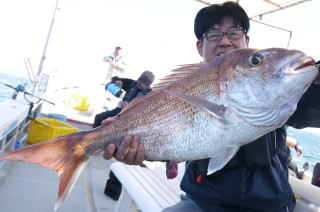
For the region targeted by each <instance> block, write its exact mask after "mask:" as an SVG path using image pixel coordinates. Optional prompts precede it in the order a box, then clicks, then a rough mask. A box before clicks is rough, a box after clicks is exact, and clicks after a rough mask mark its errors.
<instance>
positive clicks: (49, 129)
mask: <svg viewBox="0 0 320 212" xmlns="http://www.w3.org/2000/svg"><path fill="white" fill-rule="evenodd" d="M77 131H78V128H76V127H73V126H71V125H69V124H66V123H64V122H61V121H59V120H56V119H50V118H36V119H35V120H33V121H31V126H30V129H29V133H28V139H27V140H28V143H30V144H35V143H39V142H41V141H45V140H48V139H51V138H55V137H58V136H61V135H64V134H68V133H72V132H77Z"/></svg>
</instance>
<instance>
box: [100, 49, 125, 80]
mask: <svg viewBox="0 0 320 212" xmlns="http://www.w3.org/2000/svg"><path fill="white" fill-rule="evenodd" d="M121 53H122V48H121V47H120V46H117V47H116V48H115V50H114V52H113V53H112V54H111V55H109V56H106V57H104V58H103V61H104V62H108V63H109V67H108V72H107V76H106V79H105V80H106V82H109V81H110V80H111V77H113V76H114V75H117V76H119V75H120V74H123V73H124V71H125V69H126V63H125V62H124V59H123V57H122V54H121Z"/></svg>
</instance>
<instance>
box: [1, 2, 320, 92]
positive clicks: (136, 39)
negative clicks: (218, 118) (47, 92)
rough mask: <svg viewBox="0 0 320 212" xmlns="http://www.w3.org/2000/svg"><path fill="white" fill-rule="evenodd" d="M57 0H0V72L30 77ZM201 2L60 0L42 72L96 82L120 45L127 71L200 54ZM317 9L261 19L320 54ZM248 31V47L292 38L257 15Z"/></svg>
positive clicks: (158, 67) (293, 45)
mask: <svg viewBox="0 0 320 212" xmlns="http://www.w3.org/2000/svg"><path fill="white" fill-rule="evenodd" d="M250 1H252V2H254V1H255V0H250ZM55 3H56V0H28V1H25V0H2V1H0V26H1V31H2V33H1V34H0V58H1V59H0V72H7V73H11V74H19V75H24V76H27V70H26V67H25V63H24V60H25V59H29V61H30V63H31V66H32V69H33V72H34V73H35V74H36V73H37V72H38V67H39V63H40V59H41V56H42V53H43V49H44V45H45V42H46V39H47V36H48V31H49V26H50V23H51V18H52V15H53V11H54V7H55ZM204 6H205V5H204V4H202V3H199V2H197V1H195V0H59V10H58V11H57V12H56V15H55V22H54V25H53V30H52V32H51V36H50V40H49V43H48V48H47V51H46V60H45V62H44V66H43V69H42V71H43V72H45V73H50V74H54V75H55V81H56V82H58V83H59V86H64V85H70V84H73V85H82V86H91V85H92V84H99V83H101V81H102V80H101V79H103V78H104V77H105V74H106V70H107V64H106V63H104V62H103V60H102V58H103V57H104V56H106V55H109V54H111V53H112V52H113V50H114V47H115V46H121V47H122V48H123V53H124V57H125V59H126V62H127V64H128V71H127V76H128V77H131V78H137V76H139V75H140V73H142V72H143V71H145V70H151V71H153V72H154V73H155V75H156V78H157V79H159V78H161V77H163V76H165V75H167V74H169V73H170V70H172V69H174V68H176V67H177V66H178V65H181V64H190V63H197V62H200V61H201V57H200V56H199V55H198V53H197V50H196V38H195V36H194V33H193V21H194V17H195V15H196V13H197V12H198V11H199V10H200V9H201V8H203V7H204ZM253 6H254V3H253ZM319 10H320V0H313V1H310V2H306V3H303V4H301V5H299V6H294V7H292V8H288V9H286V10H283V11H280V12H276V13H274V14H270V15H266V16H263V18H262V21H263V22H266V23H268V24H271V25H275V26H278V27H281V28H285V29H288V30H292V31H293V34H292V38H291V42H290V46H289V49H299V50H301V51H304V52H305V53H307V54H308V55H310V56H313V57H314V58H315V59H316V60H319V59H320V50H319V46H320V44H319V39H320V27H319V20H320V13H319ZM249 36H250V47H252V48H269V47H282V48H286V47H287V44H288V39H289V33H288V32H285V31H281V30H277V29H274V28H270V27H267V26H264V25H261V24H257V23H254V22H251V30H250V32H249Z"/></svg>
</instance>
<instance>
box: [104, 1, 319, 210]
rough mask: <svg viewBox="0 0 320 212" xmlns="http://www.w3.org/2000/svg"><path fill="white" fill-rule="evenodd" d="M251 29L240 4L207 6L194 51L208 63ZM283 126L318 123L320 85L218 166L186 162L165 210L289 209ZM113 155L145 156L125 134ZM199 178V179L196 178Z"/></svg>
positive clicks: (239, 44)
mask: <svg viewBox="0 0 320 212" xmlns="http://www.w3.org/2000/svg"><path fill="white" fill-rule="evenodd" d="M249 28H250V24H249V18H248V16H247V14H246V12H245V11H244V10H243V8H242V7H241V6H240V5H239V4H237V3H235V2H232V1H228V2H224V3H223V4H213V5H210V6H207V7H205V8H203V9H201V10H200V11H199V12H198V13H197V15H196V18H195V22H194V32H195V35H196V38H197V42H196V47H197V50H198V53H199V54H200V56H201V57H203V60H204V62H210V61H211V60H213V59H215V58H217V57H219V56H220V55H223V54H225V53H227V52H230V51H232V50H234V49H239V48H246V47H248V44H249V36H248V32H249ZM177 33H178V32H177ZM275 92H276V91H275ZM286 126H291V127H294V128H298V129H300V128H304V127H317V128H319V127H320V87H319V86H317V85H315V84H313V85H312V86H311V87H310V88H308V90H307V91H306V93H305V94H304V95H303V96H302V98H301V99H300V101H299V103H298V106H297V110H296V111H295V113H294V114H293V115H292V116H291V117H290V118H289V120H288V121H287V123H286V124H285V125H284V126H282V127H280V128H278V129H275V130H273V131H271V132H269V133H267V134H265V135H263V136H261V137H260V138H258V139H257V140H255V141H253V142H252V143H250V144H247V145H244V146H242V147H240V149H239V151H238V152H237V154H236V155H235V156H234V157H233V158H232V159H231V160H230V161H229V162H228V163H227V164H226V166H225V167H223V168H222V169H221V170H219V171H217V172H215V173H213V174H211V175H208V176H203V175H199V173H202V172H203V171H204V170H203V168H204V167H205V166H204V164H206V163H208V161H207V159H205V160H198V161H190V162H188V163H187V166H186V169H185V173H184V176H183V179H182V181H181V185H180V187H181V190H183V191H184V192H185V195H181V201H180V202H178V203H177V204H175V205H173V206H171V207H169V208H166V209H165V210H164V211H165V212H178V211H184V212H189V211H190V212H191V211H192V212H196V211H197V212H200V211H219V212H236V211H237V212H239V211H241V212H258V211H259V212H262V211H266V212H270V211H272V212H291V211H293V209H294V207H295V204H296V200H295V196H294V194H293V191H292V189H291V186H290V184H289V182H288V166H287V158H288V152H287V149H286V137H287V132H286ZM112 156H113V157H115V159H117V160H118V161H122V162H124V163H126V164H140V163H141V162H142V161H143V159H144V148H143V145H142V144H141V138H140V137H139V136H136V135H127V136H125V138H124V139H123V141H122V143H121V145H120V147H119V148H118V149H117V151H116V147H115V145H114V144H110V145H108V147H107V148H106V150H105V152H104V158H105V159H110V158H111V157H112ZM205 171H206V170H205ZM199 176H202V180H199V181H198V180H197V179H199Z"/></svg>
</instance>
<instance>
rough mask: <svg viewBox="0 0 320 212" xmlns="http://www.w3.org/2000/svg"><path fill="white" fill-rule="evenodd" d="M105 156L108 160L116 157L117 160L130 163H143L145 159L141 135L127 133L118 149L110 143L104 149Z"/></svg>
mask: <svg viewBox="0 0 320 212" xmlns="http://www.w3.org/2000/svg"><path fill="white" fill-rule="evenodd" d="M103 157H104V158H105V159H106V160H109V159H111V158H112V157H114V158H115V159H116V160H118V161H120V162H123V163H125V164H129V165H139V164H141V163H142V162H143V160H144V148H143V145H142V144H141V139H140V137H139V136H132V135H126V136H125V137H124V139H123V140H122V142H121V145H120V147H119V149H117V150H116V146H115V145H114V144H109V146H108V147H107V148H106V150H105V151H104V154H103Z"/></svg>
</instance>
